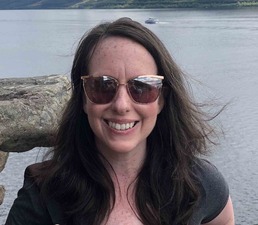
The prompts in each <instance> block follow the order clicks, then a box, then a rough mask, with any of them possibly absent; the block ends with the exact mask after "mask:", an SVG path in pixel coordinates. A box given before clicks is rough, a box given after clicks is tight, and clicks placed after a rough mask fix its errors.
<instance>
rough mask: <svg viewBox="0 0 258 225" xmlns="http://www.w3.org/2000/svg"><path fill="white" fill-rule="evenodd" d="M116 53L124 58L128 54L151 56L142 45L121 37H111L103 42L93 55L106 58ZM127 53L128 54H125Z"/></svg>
mask: <svg viewBox="0 0 258 225" xmlns="http://www.w3.org/2000/svg"><path fill="white" fill-rule="evenodd" d="M113 52H115V53H116V54H118V53H119V52H120V53H121V54H120V55H122V56H124V55H127V54H130V53H131V54H133V53H135V54H136V53H137V54H139V53H140V54H143V55H146V56H147V55H148V56H149V55H150V53H149V52H148V50H147V49H145V48H144V46H142V45H141V44H139V43H137V42H135V41H133V40H131V39H129V38H126V37H119V36H111V37H107V38H105V39H103V40H101V41H100V42H99V43H98V45H97V46H96V48H95V51H94V53H93V57H94V56H106V55H107V54H111V53H113ZM125 53H127V54H125Z"/></svg>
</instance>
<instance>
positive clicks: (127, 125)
mask: <svg viewBox="0 0 258 225" xmlns="http://www.w3.org/2000/svg"><path fill="white" fill-rule="evenodd" d="M135 123H136V122H131V123H121V124H120V123H114V122H111V121H108V126H110V127H111V128H113V129H116V130H128V129H131V128H133V126H134V125H135Z"/></svg>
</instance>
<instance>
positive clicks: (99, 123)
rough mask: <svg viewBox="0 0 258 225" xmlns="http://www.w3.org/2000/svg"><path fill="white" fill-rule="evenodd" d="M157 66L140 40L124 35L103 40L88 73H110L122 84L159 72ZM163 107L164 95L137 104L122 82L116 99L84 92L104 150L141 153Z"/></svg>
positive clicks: (99, 141) (88, 113)
mask: <svg viewBox="0 0 258 225" xmlns="http://www.w3.org/2000/svg"><path fill="white" fill-rule="evenodd" d="M156 74H157V66H156V63H155V61H154V59H153V57H152V56H151V55H150V53H149V52H148V51H147V50H146V49H145V48H144V47H143V46H141V45H140V44H138V43H136V42H134V41H132V40H130V39H127V38H122V37H108V38H106V39H104V40H103V41H101V43H99V45H98V46H97V48H96V50H95V51H94V54H93V57H92V59H91V61H90V63H89V75H90V76H93V77H95V76H96V77H97V76H102V75H108V76H112V77H114V78H116V79H117V80H118V81H119V83H120V84H125V83H126V82H127V81H128V80H129V79H131V78H134V77H136V76H139V75H156ZM162 107H163V97H161V96H160V97H159V98H158V99H157V100H156V101H155V102H152V103H149V104H137V103H135V102H133V101H132V99H131V98H130V96H129V95H128V92H127V89H126V86H125V85H120V86H119V89H118V91H117V93H116V95H115V97H114V99H113V100H112V101H111V102H110V103H107V104H102V105H101V104H94V103H92V102H91V101H89V99H88V98H87V97H86V96H85V102H84V111H85V113H86V114H87V115H88V120H89V123H90V126H91V128H92V130H93V132H94V134H95V141H96V145H97V147H98V149H99V150H100V151H101V152H102V153H103V154H104V155H107V154H109V155H110V154H124V153H128V154H135V153H136V154H138V152H142V153H144V152H145V150H146V139H147V137H148V135H149V134H150V133H151V131H152V129H153V127H154V126H155V123H156V119H157V115H158V113H159V112H160V111H161V109H162Z"/></svg>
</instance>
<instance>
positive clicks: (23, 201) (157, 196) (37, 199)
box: [6, 18, 234, 225]
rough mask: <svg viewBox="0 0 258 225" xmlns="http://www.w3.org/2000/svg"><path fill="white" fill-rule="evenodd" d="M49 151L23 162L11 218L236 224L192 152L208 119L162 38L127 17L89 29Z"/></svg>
mask: <svg viewBox="0 0 258 225" xmlns="http://www.w3.org/2000/svg"><path fill="white" fill-rule="evenodd" d="M71 79H72V85H73V91H72V96H71V99H70V101H69V102H68V105H67V107H66V110H65V112H64V115H63V117H62V121H61V124H60V127H59V130H58V134H57V139H56V144H55V146H54V148H53V151H52V153H53V154H52V156H51V159H50V160H48V161H45V162H43V163H39V164H35V165H31V166H29V167H28V168H27V169H26V172H25V182H24V186H23V188H22V189H21V190H20V191H19V194H18V198H17V199H16V200H15V202H14V204H13V206H12V208H11V210H10V213H9V216H8V218H7V222H6V224H7V225H16V224H17V225H18V224H19V225H25V224H26V225H30V224H42V225H43V224H44V225H48V224H49V225H50V224H60V225H64V224H67V225H80V224H85V225H86V224H87V225H93V224H94V225H99V224H103V225H104V224H106V225H125V224H130V225H138V224H139V225H140V224H144V225H172V224H173V225H179V224H188V225H198V224H210V225H233V224H234V216H233V207H232V203H231V200H230V197H229V191H228V186H227V184H226V182H225V180H224V179H223V177H222V175H221V174H220V173H219V172H218V170H217V169H216V168H215V167H214V166H213V165H212V164H210V163H209V162H208V161H205V160H202V159H199V158H198V156H199V155H201V154H205V153H206V152H207V151H208V146H207V144H208V143H212V141H211V139H210V134H211V133H212V132H213V130H212V128H211V127H209V125H208V124H207V123H206V121H207V118H205V117H204V115H203V114H202V113H201V111H200V110H199V109H198V106H197V105H196V104H194V103H193V102H192V101H191V99H190V97H189V94H188V92H187V90H186V87H185V80H184V79H183V74H182V72H181V71H180V69H179V68H178V67H177V65H176V64H175V63H174V61H173V60H172V58H171V56H170V54H169V53H168V51H167V50H166V48H165V47H164V46H163V44H162V43H161V41H160V40H159V39H158V38H157V37H156V36H155V35H154V34H153V33H152V32H151V31H150V30H148V29H147V28H146V27H144V26H142V25H141V24H139V23H137V22H135V21H132V20H131V19H128V18H121V19H119V20H117V21H114V22H113V23H103V24H100V25H98V26H96V27H95V28H93V29H92V30H91V31H90V32H89V33H87V34H86V35H85V36H84V37H83V38H82V40H81V42H80V43H79V47H78V49H77V52H76V54H75V58H74V62H73V67H72V72H71Z"/></svg>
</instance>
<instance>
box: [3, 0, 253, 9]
mask: <svg viewBox="0 0 258 225" xmlns="http://www.w3.org/2000/svg"><path fill="white" fill-rule="evenodd" d="M246 6H249V7H250V6H258V0H147V1H145V0H124V1H123V0H55V1H53V0H1V1H0V9H83V8H91V9H97V8H109V9H110V8H113V9H119V8H120V9H121V8H123V9H126V8H217V7H246Z"/></svg>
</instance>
